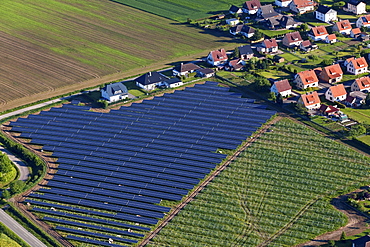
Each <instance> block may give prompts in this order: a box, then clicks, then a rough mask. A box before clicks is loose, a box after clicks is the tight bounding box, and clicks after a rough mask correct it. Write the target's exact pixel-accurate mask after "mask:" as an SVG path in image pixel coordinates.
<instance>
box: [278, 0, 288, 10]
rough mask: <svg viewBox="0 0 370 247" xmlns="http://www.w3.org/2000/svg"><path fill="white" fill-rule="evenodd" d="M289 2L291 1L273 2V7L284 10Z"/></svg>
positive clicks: (279, 0)
mask: <svg viewBox="0 0 370 247" xmlns="http://www.w3.org/2000/svg"><path fill="white" fill-rule="evenodd" d="M291 2H292V0H275V5H276V6H278V7H282V8H286V7H288V6H289V4H290V3H291Z"/></svg>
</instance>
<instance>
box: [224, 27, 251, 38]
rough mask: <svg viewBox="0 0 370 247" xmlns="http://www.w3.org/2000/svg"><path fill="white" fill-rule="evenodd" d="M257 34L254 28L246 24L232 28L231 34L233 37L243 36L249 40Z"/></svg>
mask: <svg viewBox="0 0 370 247" xmlns="http://www.w3.org/2000/svg"><path fill="white" fill-rule="evenodd" d="M255 32H256V30H255V29H254V28H253V27H251V26H248V25H245V24H240V25H236V26H235V27H231V28H230V33H231V34H232V35H237V34H241V35H244V36H245V37H247V38H251V37H252V36H253V35H254V33H255Z"/></svg>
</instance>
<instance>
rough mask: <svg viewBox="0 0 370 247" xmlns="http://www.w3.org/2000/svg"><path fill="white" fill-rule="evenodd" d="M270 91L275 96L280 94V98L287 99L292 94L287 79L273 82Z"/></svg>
mask: <svg viewBox="0 0 370 247" xmlns="http://www.w3.org/2000/svg"><path fill="white" fill-rule="evenodd" d="M270 91H271V92H273V93H275V94H276V95H278V94H281V96H283V97H287V96H289V95H291V94H292V86H291V85H290V84H289V81H288V80H287V79H285V80H281V81H275V82H274V84H273V85H272V86H271V88H270Z"/></svg>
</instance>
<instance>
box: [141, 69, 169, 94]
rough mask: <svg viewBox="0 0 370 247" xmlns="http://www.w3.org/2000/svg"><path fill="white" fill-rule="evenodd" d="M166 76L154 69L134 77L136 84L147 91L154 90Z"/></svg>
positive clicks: (165, 79)
mask: <svg viewBox="0 0 370 247" xmlns="http://www.w3.org/2000/svg"><path fill="white" fill-rule="evenodd" d="M167 80H168V78H167V77H166V76H164V75H162V74H161V73H159V72H157V71H154V72H148V73H146V74H144V75H142V76H140V77H138V78H136V85H137V86H138V87H141V88H143V89H145V90H147V91H150V90H154V89H155V88H156V87H157V86H160V85H161V84H162V83H163V82H164V81H167Z"/></svg>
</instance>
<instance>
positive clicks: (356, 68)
mask: <svg viewBox="0 0 370 247" xmlns="http://www.w3.org/2000/svg"><path fill="white" fill-rule="evenodd" d="M344 66H346V67H347V72H349V73H351V74H354V75H359V74H363V73H367V72H368V69H367V67H368V64H367V62H366V59H365V58H364V57H360V58H354V57H351V58H348V59H346V61H344Z"/></svg>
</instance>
